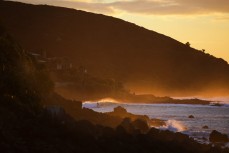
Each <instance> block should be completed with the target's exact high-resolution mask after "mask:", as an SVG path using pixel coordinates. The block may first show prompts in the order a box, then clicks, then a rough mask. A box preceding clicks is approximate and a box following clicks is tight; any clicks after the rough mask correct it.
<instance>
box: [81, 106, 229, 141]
mask: <svg viewBox="0 0 229 153" xmlns="http://www.w3.org/2000/svg"><path fill="white" fill-rule="evenodd" d="M228 104H229V103H228V102H226V103H224V105H222V106H212V105H186V104H125V103H109V102H100V103H90V102H86V103H84V104H83V107H87V108H91V109H93V110H95V111H97V112H110V111H113V109H114V108H115V107H117V106H122V107H124V108H125V109H127V111H128V112H130V113H133V114H140V115H148V116H149V117H150V118H157V119H162V120H165V121H166V126H164V127H160V129H162V130H165V129H168V130H171V131H174V132H182V133H185V134H188V135H190V136H191V137H194V138H195V139H197V140H200V141H201V140H203V138H206V139H208V137H209V134H210V133H211V132H212V130H217V131H219V132H222V133H225V134H227V135H229V105H228ZM189 115H193V116H194V118H189ZM203 126H208V129H204V128H203Z"/></svg>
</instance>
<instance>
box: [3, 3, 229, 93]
mask: <svg viewBox="0 0 229 153" xmlns="http://www.w3.org/2000/svg"><path fill="white" fill-rule="evenodd" d="M0 21H1V22H2V24H3V25H4V26H5V27H6V28H7V30H8V31H9V32H10V33H11V35H12V36H13V37H14V38H15V39H16V40H17V41H18V42H19V43H20V44H22V46H24V48H25V49H26V50H29V51H32V52H37V53H40V52H41V51H42V50H45V51H47V55H48V56H50V57H53V56H59V57H60V56H67V57H69V58H70V59H71V60H72V61H73V62H74V65H75V66H80V65H83V66H84V67H86V68H87V69H88V71H89V72H90V73H91V74H93V75H95V76H98V77H102V78H112V79H115V80H118V81H121V82H123V83H124V85H125V86H126V88H128V89H130V90H131V91H134V92H141V93H152V94H155V95H168V96H180V95H182V96H184V95H188V96H191V95H198V94H201V95H204V94H205V95H208V94H209V92H210V93H211V95H223V94H228V93H229V92H228V89H229V86H228V84H229V65H228V63H227V62H225V61H224V60H223V59H217V58H215V57H213V56H211V55H209V54H205V53H203V52H202V51H199V50H195V49H193V48H191V47H189V46H187V45H185V44H182V43H180V42H178V41H176V40H174V39H172V38H170V37H167V36H164V35H162V34H159V33H156V32H154V31H150V30H147V29H145V28H143V27H139V26H137V25H135V24H132V23H128V22H125V21H123V20H120V19H116V18H113V17H108V16H104V15H99V14H93V13H88V12H84V11H79V10H73V9H67V8H61V7H52V6H45V5H43V6H42V5H29V4H23V3H18V2H5V1H2V2H0ZM187 41H188V40H187ZM178 93H179V94H178Z"/></svg>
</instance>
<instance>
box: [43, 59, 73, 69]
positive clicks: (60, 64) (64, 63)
mask: <svg viewBox="0 0 229 153" xmlns="http://www.w3.org/2000/svg"><path fill="white" fill-rule="evenodd" d="M47 66H48V68H49V69H50V70H54V71H63V70H71V69H72V68H73V64H72V62H71V61H70V60H69V58H67V57H53V58H48V63H47Z"/></svg>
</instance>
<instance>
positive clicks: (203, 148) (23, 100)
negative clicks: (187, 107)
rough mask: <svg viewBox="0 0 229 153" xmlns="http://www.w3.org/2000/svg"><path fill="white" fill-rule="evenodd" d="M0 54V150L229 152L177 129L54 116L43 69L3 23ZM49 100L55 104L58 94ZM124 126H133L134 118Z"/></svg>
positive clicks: (4, 152)
mask: <svg viewBox="0 0 229 153" xmlns="http://www.w3.org/2000/svg"><path fill="white" fill-rule="evenodd" d="M0 55H1V56H0V67H1V68H0V152H2V153H76V152H82V153H83V152H84V153H92V152H93V153H107V152H109V153H127V152H132V153H139V152H142V153H149V152H156V153H173V152H174V153H184V152H186V153H228V152H229V151H228V149H220V148H219V147H211V146H210V145H201V144H198V143H197V142H195V141H194V140H192V139H190V138H188V136H186V135H183V134H179V133H176V134H175V133H171V132H168V131H164V132H162V131H159V130H156V129H151V130H149V131H148V133H147V134H142V133H141V132H140V131H139V130H135V131H133V132H132V133H129V132H128V131H127V130H126V128H125V126H121V125H120V126H118V127H117V128H116V129H112V128H108V127H104V126H101V125H94V124H91V123H90V122H88V121H75V120H74V119H73V118H72V117H70V116H68V115H67V114H66V113H62V114H61V115H58V114H56V115H54V114H53V113H51V112H50V111H48V110H47V109H44V108H43V107H42V105H41V104H42V102H43V101H44V100H45V99H46V100H47V97H48V96H50V95H51V94H53V91H52V83H50V81H49V79H48V75H46V73H45V69H44V68H42V67H40V66H39V64H38V65H37V63H36V61H34V60H33V59H32V58H31V57H29V56H28V54H27V53H26V52H25V51H24V50H23V49H22V48H21V47H20V46H19V45H18V44H17V43H15V42H14V41H13V40H12V38H11V37H10V36H9V35H8V34H7V33H6V32H5V31H4V30H3V29H2V28H1V27H0ZM49 100H50V103H51V101H52V100H53V101H55V100H56V99H55V98H54V99H49ZM66 103H67V101H66ZM94 114H96V112H94ZM97 114H98V113H97ZM100 116H101V114H100ZM110 119H111V120H112V118H110ZM125 125H126V126H127V128H128V127H132V126H131V124H130V123H129V124H125Z"/></svg>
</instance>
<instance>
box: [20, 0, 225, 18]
mask: <svg viewBox="0 0 229 153" xmlns="http://www.w3.org/2000/svg"><path fill="white" fill-rule="evenodd" d="M18 1H24V2H25V1H27V2H28V3H36V4H39V3H40V4H44V3H46V4H50V5H56V6H64V7H70V8H76V9H82V10H87V11H92V12H97V13H106V14H111V13H116V12H128V13H138V14H151V15H187V14H201V15H202V14H213V13H226V14H228V13H229V0H18Z"/></svg>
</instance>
